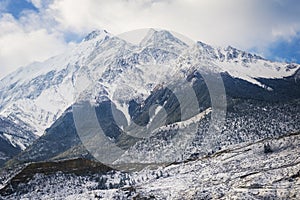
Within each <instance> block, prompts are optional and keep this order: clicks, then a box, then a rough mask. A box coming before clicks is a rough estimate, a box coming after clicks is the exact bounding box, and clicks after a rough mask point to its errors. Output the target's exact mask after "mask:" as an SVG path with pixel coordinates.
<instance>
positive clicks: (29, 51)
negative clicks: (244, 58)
mask: <svg viewBox="0 0 300 200" xmlns="http://www.w3.org/2000/svg"><path fill="white" fill-rule="evenodd" d="M299 19H300V1H298V0H269V1H261V0H228V1H219V0H172V1H170V0H155V1H154V0H110V1H106V0H0V48H1V49H0V78H1V77H3V76H5V75H6V74H7V73H9V72H12V71H14V70H15V69H16V68H18V67H20V66H25V65H28V64H29V63H31V62H33V61H42V60H45V59H47V58H48V57H50V56H53V55H56V54H59V53H62V52H64V51H66V50H67V49H68V48H69V47H70V46H72V45H74V43H77V42H80V41H81V38H83V37H84V35H85V34H87V33H88V32H90V31H92V30H94V29H106V30H108V31H109V32H111V33H113V34H119V33H122V32H126V31H130V30H134V29H139V28H149V27H155V28H163V29H168V30H173V31H175V32H178V33H181V34H183V35H185V36H187V37H188V38H191V39H193V40H195V41H196V40H200V41H202V42H205V43H208V44H211V45H216V46H227V45H231V46H234V47H236V48H239V49H242V50H246V51H250V52H256V53H257V54H260V55H262V56H264V57H266V58H268V59H271V60H277V61H286V62H297V63H300V47H299V46H300V20H299ZM16 57H17V59H16Z"/></svg>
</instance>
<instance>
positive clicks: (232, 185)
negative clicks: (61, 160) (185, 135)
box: [1, 132, 300, 199]
mask: <svg viewBox="0 0 300 200" xmlns="http://www.w3.org/2000/svg"><path fill="white" fill-rule="evenodd" d="M283 135H284V134H283ZM299 147H300V133H299V132H298V133H292V134H286V135H284V136H281V137H277V138H272V139H270V138H269V139H263V140H259V141H257V142H253V143H252V142H251V143H249V142H246V143H241V144H238V145H232V146H229V147H227V148H226V149H224V150H220V151H218V152H216V153H214V154H212V155H210V156H204V157H200V158H197V159H190V160H188V161H185V162H180V163H173V164H170V165H169V166H167V167H160V168H158V169H156V170H150V169H144V170H142V171H139V172H133V173H120V172H116V171H110V172H104V174H103V172H100V171H99V173H98V175H97V174H94V175H91V174H90V175H88V176H87V175H84V174H80V173H79V174H78V173H76V174H77V175H76V174H73V175H71V174H72V172H71V174H70V171H69V172H68V174H69V175H68V174H65V173H60V172H57V173H56V174H49V173H43V172H42V171H41V170H40V173H39V174H36V175H35V176H34V175H33V174H32V175H31V178H30V179H28V180H26V182H28V181H29V185H28V184H27V186H26V185H24V184H21V182H19V185H14V188H18V190H14V189H12V190H10V191H9V192H8V190H7V189H2V190H1V195H5V198H6V199H15V198H44V199H51V198H56V199H99V198H100V199H101V198H105V199H299V198H300V193H299V191H300V160H299V154H300V152H299V151H300V148H299ZM48 165H49V166H50V165H51V164H48ZM54 165H55V164H54ZM37 166H38V165H37ZM41 166H42V165H41ZM66 167H68V165H66ZM74 169H75V168H74ZM45 170H47V169H45ZM75 170H76V169H75ZM27 171H28V170H27ZM85 172H86V173H88V172H89V170H86V171H85ZM23 173H25V171H24V172H20V174H23ZM105 173H106V174H105ZM17 176H19V175H17ZM59 180H63V181H62V182H61V181H59ZM8 188H9V187H8ZM62 189H63V190H62ZM7 195H8V196H7Z"/></svg>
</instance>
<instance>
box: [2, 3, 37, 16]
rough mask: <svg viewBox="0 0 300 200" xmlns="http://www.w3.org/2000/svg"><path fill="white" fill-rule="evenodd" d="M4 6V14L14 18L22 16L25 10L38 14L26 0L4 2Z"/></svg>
mask: <svg viewBox="0 0 300 200" xmlns="http://www.w3.org/2000/svg"><path fill="white" fill-rule="evenodd" d="M2 1H3V2H5V4H6V6H5V8H4V11H5V12H8V13H11V14H12V15H13V16H14V17H15V18H17V19H18V18H19V17H20V16H21V15H22V12H24V11H26V10H31V11H35V12H38V9H37V8H36V7H35V6H34V5H33V4H32V3H31V2H30V1H26V0H10V1H5V0H2Z"/></svg>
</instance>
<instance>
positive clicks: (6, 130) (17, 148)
mask: <svg viewBox="0 0 300 200" xmlns="http://www.w3.org/2000/svg"><path fill="white" fill-rule="evenodd" d="M26 127H27V125H26V124H15V123H14V122H12V121H11V120H10V119H7V118H5V117H0V166H2V165H3V164H4V163H5V162H6V161H7V160H9V159H11V158H12V157H13V156H16V155H17V154H18V153H20V152H21V151H22V150H24V149H25V148H26V147H28V146H29V145H31V144H32V143H33V141H34V140H36V139H37V137H36V136H35V135H34V134H33V133H32V132H30V131H29V130H28V129H27V128H26Z"/></svg>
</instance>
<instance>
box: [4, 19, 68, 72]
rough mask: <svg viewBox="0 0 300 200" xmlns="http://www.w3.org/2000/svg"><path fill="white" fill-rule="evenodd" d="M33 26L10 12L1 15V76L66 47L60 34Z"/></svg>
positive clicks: (59, 51) (57, 52) (43, 58)
mask: <svg viewBox="0 0 300 200" xmlns="http://www.w3.org/2000/svg"><path fill="white" fill-rule="evenodd" d="M21 21H22V20H21ZM32 26H33V25H28V26H25V27H24V25H23V24H22V23H20V22H19V21H16V20H15V19H14V18H13V17H12V16H11V15H9V14H5V15H3V16H2V17H1V19H0V30H1V32H0V47H1V48H0V78H1V77H3V76H5V75H6V74H8V73H10V72H12V71H14V70H15V69H16V68H18V67H20V66H24V65H27V64H29V63H31V62H34V61H42V60H45V59H47V58H49V57H50V56H53V55H56V54H59V53H61V52H62V51H63V50H64V49H65V47H66V44H65V42H64V41H63V39H62V38H61V37H60V36H59V35H57V34H55V33H48V31H47V30H46V29H44V28H39V29H33V27H32Z"/></svg>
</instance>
